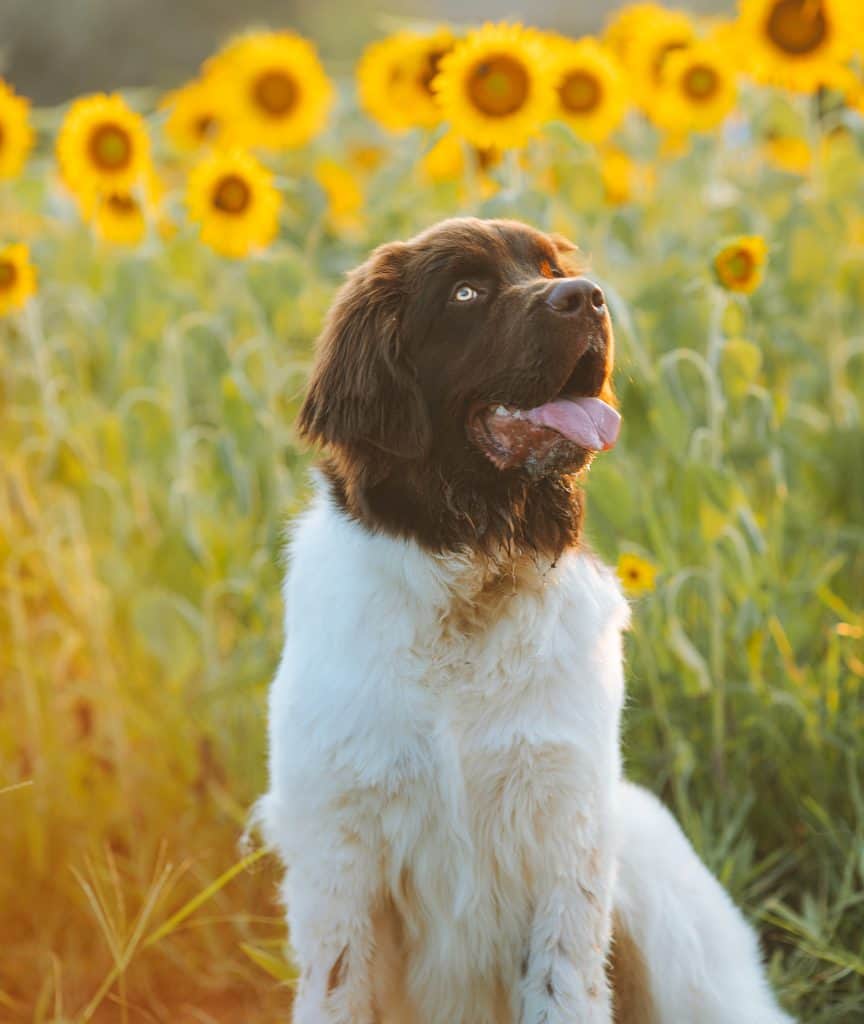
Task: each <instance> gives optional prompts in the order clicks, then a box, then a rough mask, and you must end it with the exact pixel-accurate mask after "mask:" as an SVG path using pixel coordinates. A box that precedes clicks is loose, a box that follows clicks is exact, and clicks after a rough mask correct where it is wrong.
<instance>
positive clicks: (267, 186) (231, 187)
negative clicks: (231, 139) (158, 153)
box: [186, 150, 280, 258]
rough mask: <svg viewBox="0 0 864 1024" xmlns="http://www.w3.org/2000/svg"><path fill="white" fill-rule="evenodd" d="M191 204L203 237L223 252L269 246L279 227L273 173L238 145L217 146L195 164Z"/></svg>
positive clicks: (242, 253) (233, 253) (231, 253)
mask: <svg viewBox="0 0 864 1024" xmlns="http://www.w3.org/2000/svg"><path fill="white" fill-rule="evenodd" d="M186 205H187V207H188V209H189V216H190V217H191V218H192V220H194V221H197V222H198V223H199V224H200V225H201V239H202V241H203V242H205V243H206V244H207V245H209V246H210V247H211V248H213V249H215V250H216V251H217V252H219V253H222V255H223V256H233V257H235V258H240V257H243V256H247V255H248V254H249V253H250V252H251V251H252V250H253V249H256V248H261V247H263V246H266V245H269V243H270V242H272V241H273V239H274V238H275V237H276V232H277V230H278V227H279V206H280V197H279V193H278V192H277V191H276V188H275V186H274V184H273V176H272V175H271V174H270V172H269V171H267V170H265V169H264V168H263V167H262V166H261V164H260V163H259V162H258V161H257V160H256V159H255V158H254V157H253V156H251V154H249V153H244V152H242V151H239V150H232V151H224V152H223V151H214V152H212V153H211V154H210V155H208V156H206V157H205V158H204V159H203V160H202V161H201V162H200V163H199V164H198V165H197V166H196V167H195V168H193V170H192V172H191V173H190V175H189V182H188V186H187V191H186Z"/></svg>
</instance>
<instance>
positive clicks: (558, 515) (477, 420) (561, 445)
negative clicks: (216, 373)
mask: <svg viewBox="0 0 864 1024" xmlns="http://www.w3.org/2000/svg"><path fill="white" fill-rule="evenodd" d="M574 251H575V249H574V246H573V245H572V244H571V243H570V242H568V241H567V240H566V239H563V238H561V237H560V236H549V235H545V234H541V233H540V232H538V231H534V230H533V229H531V228H529V227H526V226H525V225H523V224H519V223H516V222H514V221H482V220H476V219H460V220H450V221H445V222H444V223H442V224H439V225H437V226H436V227H434V228H431V229H430V230H428V231H425V232H423V233H422V234H420V235H418V236H417V237H416V238H414V239H412V240H411V241H409V242H405V243H403V242H394V243H392V244H389V245H384V246H382V247H380V248H379V249H377V250H376V251H375V252H374V253H373V254H372V256H371V257H370V258H369V260H367V262H366V263H364V264H363V265H362V266H361V267H359V268H358V269H357V270H355V271H354V272H353V273H352V274H351V275H350V276H349V278H348V281H347V283H346V284H345V285H344V286H343V288H342V290H341V291H340V293H339V295H338V296H337V298H336V301H335V302H334V304H333V307H332V309H331V311H330V315H329V318H328V321H327V324H326V327H325V329H324V332H323V335H322V337H321V339H320V343H319V348H318V356H317V361H316V365H315V367H314V369H313V372H312V378H311V382H310V385H309V390H308V393H307V396H306V401H305V403H304V405H303V408H302V410H301V413H300V430H301V432H302V433H303V434H304V435H305V436H306V437H308V438H309V439H311V440H316V441H319V442H321V443H323V444H324V445H325V446H327V447H328V450H329V455H330V459H329V461H328V463H327V471H328V474H329V476H330V479H331V481H332V482H333V484H334V485H335V488H336V493H337V496H338V497H339V498H340V500H341V501H342V503H343V504H344V505H345V507H346V508H347V509H348V510H349V511H350V512H351V513H352V514H354V515H356V516H357V517H358V518H361V519H362V520H363V521H365V522H366V523H367V524H368V525H370V526H372V527H374V528H381V529H385V530H389V531H391V532H396V533H399V534H402V535H409V536H414V537H415V538H417V539H418V540H420V541H421V542H422V543H424V544H426V545H427V546H430V547H433V548H437V549H444V548H452V547H458V546H464V545H466V544H468V545H471V546H475V547H476V546H479V547H484V548H487V549H490V548H493V547H494V546H495V545H501V544H504V545H505V546H510V547H512V546H514V545H516V546H518V547H520V548H524V549H532V550H546V551H549V552H551V553H553V554H557V553H558V552H559V551H560V549H561V548H563V547H564V546H566V544H567V543H568V542H571V541H573V540H575V538H576V536H577V534H578V529H579V519H580V515H579V511H580V505H579V498H578V492H577V490H576V488H575V485H574V477H575V475H576V474H578V472H579V471H580V470H582V469H583V468H584V467H585V466H586V465H587V464H588V463H589V462H590V460H591V458H592V457H593V455H594V453H595V452H597V451H600V450H602V449H605V448H609V447H611V446H612V445H613V444H614V443H615V439H616V437H617V432H618V414H617V413H616V412H615V410H614V409H613V407H612V403H613V401H614V399H613V396H612V391H611V386H610V382H609V375H610V372H611V368H612V354H613V343H612V331H611V327H610V323H609V315H608V313H607V310H606V305H605V301H604V297H603V293H602V292H601V290H600V289H599V288H598V287H597V285H596V284H594V283H593V282H592V281H590V280H588V279H587V278H585V277H583V276H580V275H579V273H578V270H577V268H575V267H574V266H573V264H572V260H573V254H574Z"/></svg>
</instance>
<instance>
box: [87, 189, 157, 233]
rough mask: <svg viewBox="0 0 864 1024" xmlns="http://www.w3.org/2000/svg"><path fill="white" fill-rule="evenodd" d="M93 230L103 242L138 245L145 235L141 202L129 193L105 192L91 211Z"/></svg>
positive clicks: (144, 220)
mask: <svg viewBox="0 0 864 1024" xmlns="http://www.w3.org/2000/svg"><path fill="white" fill-rule="evenodd" d="M92 216H93V230H94V231H95V232H96V235H97V236H98V237H99V238H101V239H102V241H103V242H111V243H112V244H113V245H138V244H139V243H140V242H142V241H143V239H144V236H145V235H146V234H147V217H146V216H145V213H144V207H143V205H142V203H141V200H140V199H139V198H138V197H137V196H135V195H133V194H132V193H131V192H107V193H105V194H104V195H101V196H99V198H98V199H97V200H96V206H95V208H94V210H93V215H92Z"/></svg>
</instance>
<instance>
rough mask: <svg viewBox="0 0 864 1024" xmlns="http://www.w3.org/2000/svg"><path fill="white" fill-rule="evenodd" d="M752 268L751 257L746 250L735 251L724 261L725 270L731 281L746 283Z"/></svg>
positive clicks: (753, 265)
mask: <svg viewBox="0 0 864 1024" xmlns="http://www.w3.org/2000/svg"><path fill="white" fill-rule="evenodd" d="M754 267H755V264H754V262H753V257H752V255H751V254H750V253H749V252H748V251H747V250H746V249H737V250H736V251H735V252H733V253H732V254H731V255H730V256H729V257H728V259H727V260H726V270H727V272H728V274H729V276H730V277H731V278H732V280H733V281H746V280H747V279H748V278H749V277H750V275H751V274H752V273H753V269H754Z"/></svg>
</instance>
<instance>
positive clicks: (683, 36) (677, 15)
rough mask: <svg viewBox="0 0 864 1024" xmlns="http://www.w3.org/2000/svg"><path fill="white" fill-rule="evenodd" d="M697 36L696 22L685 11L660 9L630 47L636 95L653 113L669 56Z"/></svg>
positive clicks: (644, 23) (629, 57)
mask: <svg viewBox="0 0 864 1024" xmlns="http://www.w3.org/2000/svg"><path fill="white" fill-rule="evenodd" d="M695 39H696V29H695V27H694V25H693V22H692V21H691V20H690V18H689V17H688V16H687V15H686V14H684V13H683V12H681V11H669V10H666V9H665V8H660V9H659V10H658V11H656V12H655V13H653V14H652V16H651V17H650V18H648V17H646V18H645V19H644V20H643V22H642V25H641V31H640V32H639V34H638V35H637V36H635V37H634V38H633V40H632V41H631V45H630V46H629V48H628V52H627V70H628V71H629V72H630V75H631V77H632V80H633V94H634V98H635V100H636V102H637V103H638V104H639V106H641V107H642V109H643V110H645V112H646V113H648V114H649V116H650V114H651V112H652V108H653V104H654V97H655V95H656V93H657V90H658V89H659V88H660V86H661V83H662V80H663V70H664V67H665V64H666V60H667V58H668V57H669V55H670V54H672V53H675V51H676V50H683V49H685V48H686V47H688V46H690V45H691V44H692V43H693V42H694V41H695Z"/></svg>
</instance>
